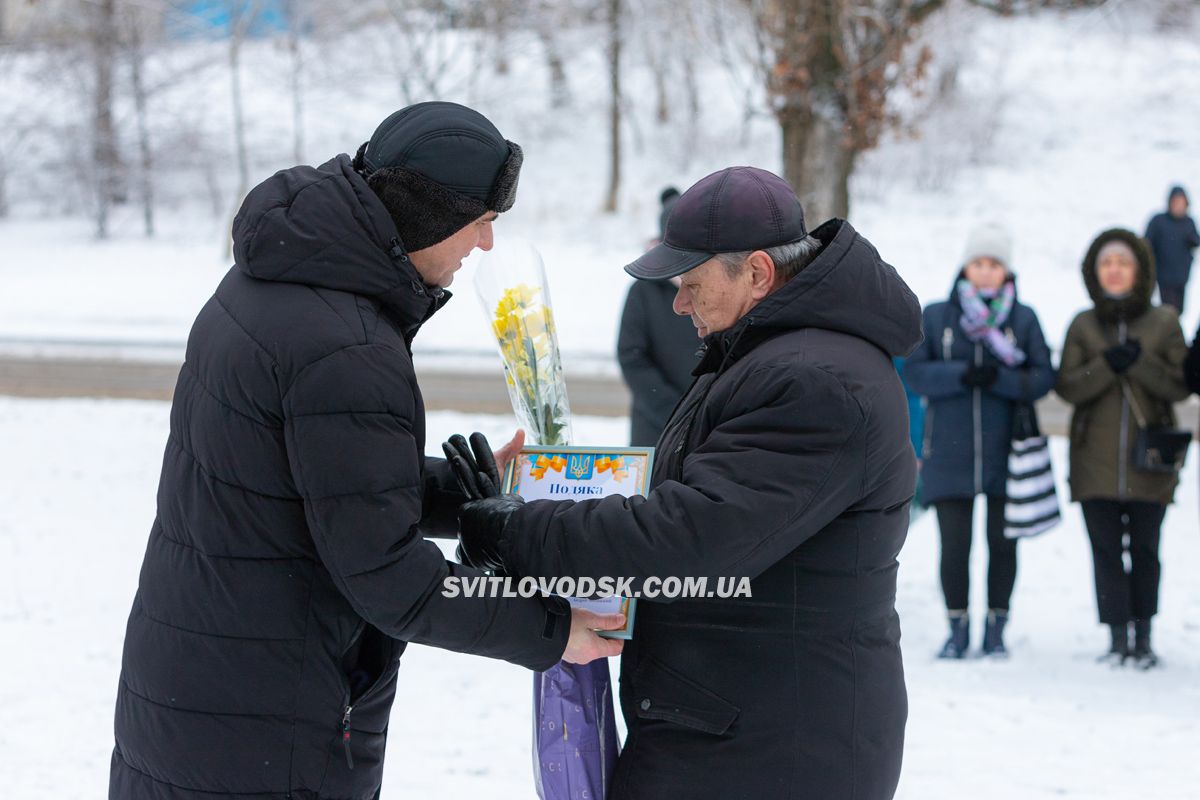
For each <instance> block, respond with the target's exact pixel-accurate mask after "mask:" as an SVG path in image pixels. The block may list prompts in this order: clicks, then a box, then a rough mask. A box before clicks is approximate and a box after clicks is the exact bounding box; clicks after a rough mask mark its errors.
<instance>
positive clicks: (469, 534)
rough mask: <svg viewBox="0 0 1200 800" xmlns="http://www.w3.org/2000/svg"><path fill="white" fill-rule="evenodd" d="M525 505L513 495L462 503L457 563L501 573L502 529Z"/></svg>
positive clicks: (502, 555) (502, 568) (502, 553)
mask: <svg viewBox="0 0 1200 800" xmlns="http://www.w3.org/2000/svg"><path fill="white" fill-rule="evenodd" d="M524 504H525V501H524V500H522V499H521V498H520V496H518V495H515V494H502V495H497V496H496V497H485V498H483V499H482V500H472V501H471V502H469V503H465V504H464V505H463V506H462V508H460V509H459V510H458V560H459V561H461V562H462V563H464V564H466V565H467V566H470V567H475V568H476V569H483V570H491V571H493V572H503V571H504V551H505V549H506V548H505V545H507V541H506V540H505V537H504V527H505V526H506V525H507V524H508V519H509V517H511V516H512V515H513V512H515V511H516V510H517V509H518V508H520V507H521V506H522V505H524Z"/></svg>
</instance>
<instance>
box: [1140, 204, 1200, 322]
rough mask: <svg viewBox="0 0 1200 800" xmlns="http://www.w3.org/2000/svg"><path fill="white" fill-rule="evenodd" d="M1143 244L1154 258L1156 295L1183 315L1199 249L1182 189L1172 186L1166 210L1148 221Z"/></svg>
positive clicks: (1193, 223) (1199, 241)
mask: <svg viewBox="0 0 1200 800" xmlns="http://www.w3.org/2000/svg"><path fill="white" fill-rule="evenodd" d="M1146 241H1148V242H1149V243H1150V250H1151V252H1152V253H1153V255H1154V268H1155V272H1156V274H1157V276H1158V293H1159V296H1160V297H1161V298H1162V302H1163V304H1164V305H1170V306H1174V307H1175V310H1176V311H1177V312H1178V313H1179V314H1181V315H1182V314H1183V302H1184V296H1185V293H1186V290H1187V282H1188V278H1189V277H1191V274H1192V256H1193V252H1194V251H1195V249H1196V248H1197V247H1200V232H1198V231H1197V230H1196V222H1195V220H1193V219H1192V218H1191V217H1189V216H1188V196H1187V192H1185V191H1184V190H1183V187H1182V186H1172V187H1171V192H1170V194H1169V195H1168V196H1167V210H1166V211H1162V212H1159V213H1158V214H1155V215H1154V216H1153V217H1151V218H1150V224H1149V225H1147V226H1146Z"/></svg>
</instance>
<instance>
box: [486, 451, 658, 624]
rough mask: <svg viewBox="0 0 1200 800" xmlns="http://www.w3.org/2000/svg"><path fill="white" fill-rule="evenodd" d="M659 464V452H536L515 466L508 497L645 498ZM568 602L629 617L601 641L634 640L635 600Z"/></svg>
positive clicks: (512, 464) (507, 485)
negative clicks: (652, 468)
mask: <svg viewBox="0 0 1200 800" xmlns="http://www.w3.org/2000/svg"><path fill="white" fill-rule="evenodd" d="M653 463H654V448H653V447H605V448H599V447H565V446H562V447H559V446H530V447H526V448H524V449H523V450H521V453H520V455H519V456H518V457H517V458H514V459H513V460H512V461H511V462H509V465H508V469H507V470H506V471H505V473H504V491H505V492H508V493H512V494H519V495H521V497H523V498H525V499H526V500H591V499H596V498H601V497H608V496H609V495H614V494H619V495H624V496H625V497H632V496H634V495H643V496H644V495H645V494H646V492H647V491H648V490H649V486H650V469H651V467H652V466H653ZM560 577H574V576H560ZM612 577H614V578H615V577H620V576H612ZM567 599H568V600H570V602H571V605H573V606H576V607H581V608H587V609H589V610H591V611H596V612H599V613H603V614H611V613H614V612H618V611H619V612H621V613H623V614H624V615H625V627H624V628H621V629H620V630H615V631H603V632H601V633H600V635H601V636H607V637H609V638H612V639H631V638H633V615H634V610H635V605H636V603H637V601H636V600H634V599H633V598H632V597H621V596H616V595H614V596H609V597H597V598H592V597H589V598H575V597H571V598H567Z"/></svg>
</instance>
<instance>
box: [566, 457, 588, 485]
mask: <svg viewBox="0 0 1200 800" xmlns="http://www.w3.org/2000/svg"><path fill="white" fill-rule="evenodd" d="M593 466H594V459H593V457H592V456H586V455H579V454H576V455H572V456H571V457H570V458H569V459H568V460H567V477H568V478H569V479H571V480H576V481H586V480H588V479H590V478H591V477H592V467H593Z"/></svg>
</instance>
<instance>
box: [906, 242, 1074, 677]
mask: <svg viewBox="0 0 1200 800" xmlns="http://www.w3.org/2000/svg"><path fill="white" fill-rule="evenodd" d="M961 263H962V264H963V267H962V268H961V269H960V271H959V273H958V276H957V277H956V278H955V281H954V289H953V290H952V291H951V294H950V299H949V300H948V301H944V302H941V303H933V304H932V305H930V306H929V307H928V308H926V309H925V312H924V332H925V340H924V343H923V344H922V345H921V347H919V348H917V350H916V352H914V353H913V354H912V355H911V356H909V358H908V359H907V360H906V361H905V364H904V375H905V379H906V380H907V381H908V385H909V386H911V387H912V389H913V391H915V392H917V393H919V394H921V395H923V396H924V397H925V398H926V402H927V404H928V405H927V408H926V412H925V441H924V445H923V453H922V458H921V487H922V499H923V500H924V502H925V503H927V504H930V505H933V506H934V508H936V510H937V518H938V528H939V530H940V531H941V544H942V552H941V569H940V573H941V583H942V593H943V595H944V596H945V600H946V613H947V616H948V617H949V621H950V636H949V638H948V639H947V640H946V644H945V645H944V646H943V648H942V651H941V653H940V656H941V657H942V658H964V657H965V656H966V654H967V651H968V648H969V646H970V618H969V614H968V598H969V594H970V592H969V588H970V580H969V572H970V554H971V539H972V528H973V525H972V515H973V513H974V507H975V497H976V496H978V495H984V496H986V497H987V543H988V570H987V595H988V613H987V618H986V621H985V624H984V634H983V652H984V654H985V655H990V656H1001V657H1003V656H1006V655H1007V653H1008V650H1007V648H1006V646H1005V644H1004V627H1005V625H1006V624H1007V622H1008V617H1009V606H1010V601H1011V598H1012V591H1013V586H1014V584H1015V582H1016V578H1017V540H1016V539H1009V538H1006V537H1005V535H1004V528H1005V524H1004V508H1005V496H1006V494H1007V491H1006V486H1005V484H1006V482H1007V478H1008V456H1009V450H1010V447H1011V442H1012V429H1013V411H1014V408H1015V407H1016V405H1017V404H1018V403H1032V402H1033V401H1035V400H1037V399H1038V398H1040V397H1042V396H1043V395H1045V394H1046V393H1047V392H1049V391H1050V389H1051V387H1052V386H1053V385H1054V368H1053V366H1052V364H1051V362H1050V349H1049V348H1048V347H1047V346H1046V340H1045V337H1044V336H1043V335H1042V328H1041V325H1040V324H1039V323H1038V318H1037V315H1036V314H1035V313H1034V312H1033V309H1031V308H1029V307H1028V306H1026V305H1024V304H1023V303H1021V302H1019V301H1018V300H1017V289H1016V278H1015V276H1014V275H1013V274H1012V271H1011V265H1012V239H1011V236H1010V235H1009V233H1008V231H1007V230H1005V229H1004V228H1003V227H1001V226H998V225H995V224H985V225H981V226H978V227H976V228H975V229H974V230H972V232H971V233H970V235H969V237H968V240H967V247H966V252H965V253H964V254H963V258H962V262H961Z"/></svg>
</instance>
